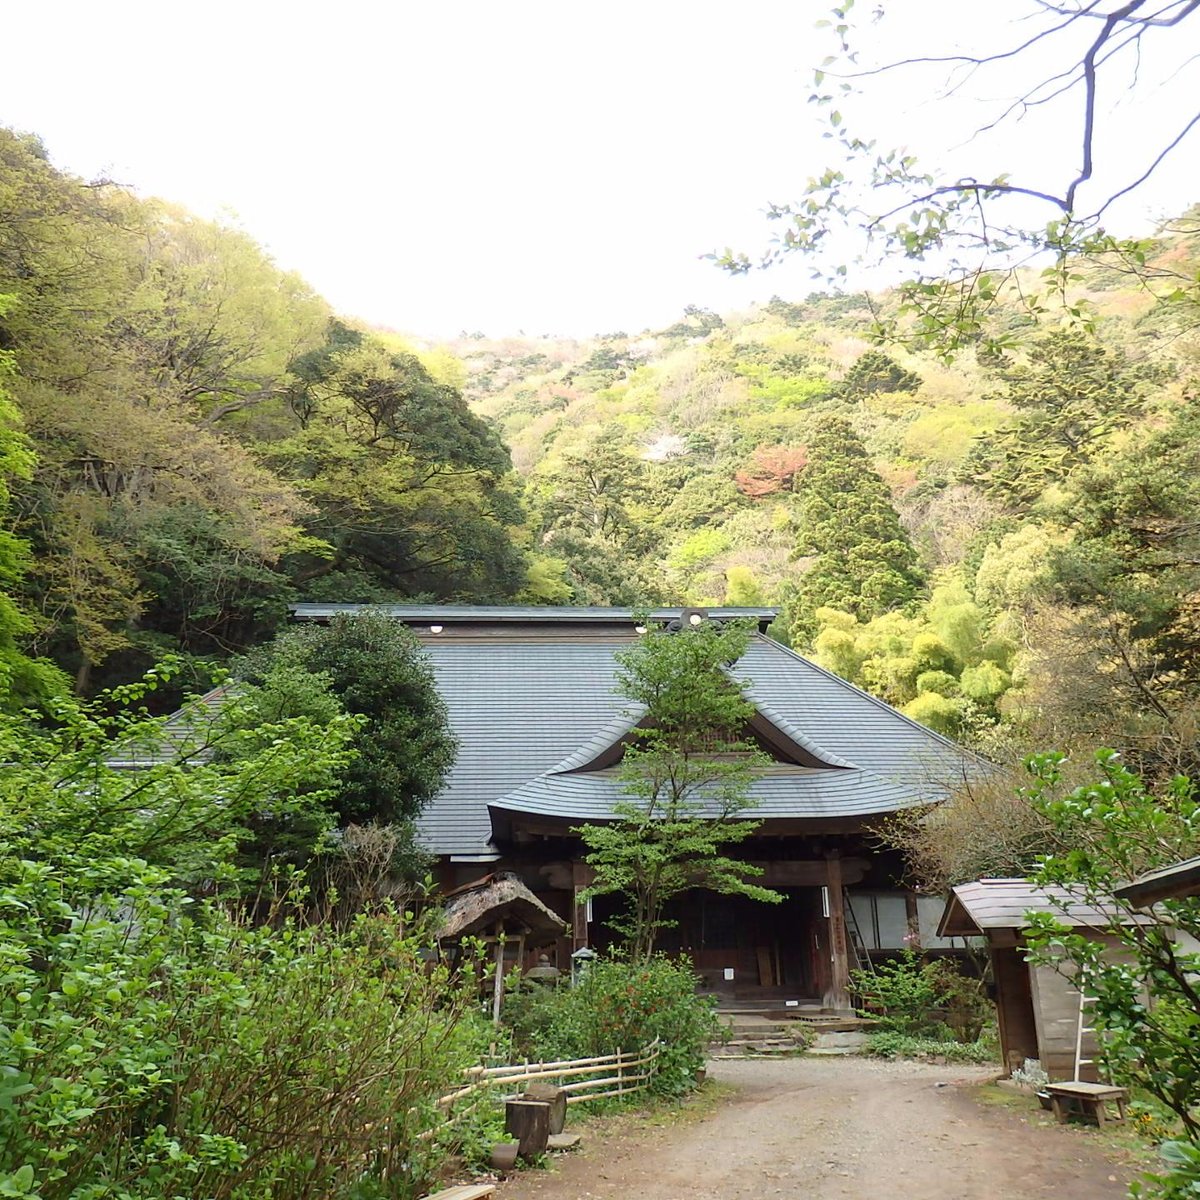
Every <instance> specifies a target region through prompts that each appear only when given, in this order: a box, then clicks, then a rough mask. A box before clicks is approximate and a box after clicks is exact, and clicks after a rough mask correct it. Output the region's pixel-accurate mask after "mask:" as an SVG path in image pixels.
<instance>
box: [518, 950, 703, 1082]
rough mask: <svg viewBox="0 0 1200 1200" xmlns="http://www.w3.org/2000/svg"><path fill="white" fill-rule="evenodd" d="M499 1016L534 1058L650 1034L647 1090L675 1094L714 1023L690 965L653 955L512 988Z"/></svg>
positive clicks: (621, 1044) (620, 1046)
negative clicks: (575, 977) (546, 985)
mask: <svg viewBox="0 0 1200 1200" xmlns="http://www.w3.org/2000/svg"><path fill="white" fill-rule="evenodd" d="M505 1018H506V1020H507V1021H508V1022H509V1024H510V1025H511V1027H512V1030H513V1034H514V1038H515V1039H516V1041H517V1044H518V1049H519V1051H520V1052H522V1053H525V1054H528V1055H530V1056H531V1057H536V1058H560V1057H561V1058H584V1057H588V1056H591V1055H594V1054H614V1053H616V1052H617V1051H619V1050H638V1049H641V1047H642V1046H644V1045H646V1044H647V1043H648V1042H652V1041H653V1040H654V1039H655V1038H658V1039H659V1040H660V1041H661V1043H662V1050H661V1053H660V1056H659V1059H658V1070H657V1072H656V1075H655V1078H654V1083H653V1090H654V1091H656V1092H658V1093H660V1094H663V1095H676V1096H677V1095H682V1094H683V1093H685V1092H687V1091H689V1090H690V1089H691V1088H692V1087H694V1086H695V1079H696V1072H697V1071H698V1070H699V1069H700V1068H701V1067H702V1066H703V1065H704V1062H705V1058H706V1057H707V1050H708V1045H709V1043H710V1042H711V1041H713V1040H714V1039H715V1038H716V1037H718V1036H719V1034H720V1031H721V1027H720V1022H719V1021H718V1020H717V1016H716V1001H715V999H714V998H712V997H708V996H698V995H696V976H695V974H694V973H693V971H692V969H691V965H690V964H689V963H687V962H681V961H678V960H673V959H669V958H665V957H663V956H661V955H656V956H654V957H653V958H650V959H649V960H647V961H646V962H643V963H639V964H634V963H630V962H628V961H626V960H624V959H621V958H608V959H597V960H596V961H595V962H593V963H592V965H591V966H590V967H589V968H588V969H587V973H586V974H585V975H584V976H583V978H582V979H581V980H580V981H579V982H578V984H577V985H576V986H575V987H565V986H564V987H559V988H557V989H553V990H549V989H547V990H543V991H539V992H533V991H531V990H528V989H520V990H519V991H518V992H516V993H515V994H512V995H510V996H509V997H508V1000H507V1002H506V1005H505Z"/></svg>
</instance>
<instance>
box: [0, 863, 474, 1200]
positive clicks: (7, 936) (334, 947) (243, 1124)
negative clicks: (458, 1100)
mask: <svg viewBox="0 0 1200 1200" xmlns="http://www.w3.org/2000/svg"><path fill="white" fill-rule="evenodd" d="M115 866H116V864H111V863H110V864H107V868H108V870H109V871H112V870H113V869H114V868H115ZM126 869H127V878H128V880H129V883H128V885H127V886H126V887H124V888H123V889H120V890H116V889H113V890H108V891H104V892H97V894H96V895H95V896H94V897H93V898H92V900H91V901H90V903H89V905H88V907H87V908H81V907H76V906H73V905H72V904H70V903H69V902H67V901H66V900H64V898H63V897H64V890H63V888H62V886H61V884H62V881H61V879H60V878H58V877H57V876H56V873H55V871H54V870H53V869H52V868H48V867H45V866H43V865H40V864H38V865H35V864H32V863H24V864H21V865H20V868H19V869H18V870H17V871H14V872H13V873H12V874H15V875H16V876H17V877H16V878H15V879H13V878H11V876H10V880H9V882H8V886H7V888H6V889H5V895H4V899H5V902H6V919H4V921H3V922H2V923H0V954H2V955H3V959H2V961H3V965H4V969H5V983H6V989H5V995H4V999H3V1000H0V1061H2V1062H3V1063H4V1067H3V1078H2V1080H0V1146H3V1155H4V1159H3V1164H4V1167H5V1168H7V1169H9V1170H13V1171H14V1172H15V1171H19V1170H23V1171H24V1172H25V1173H26V1175H28V1176H29V1179H30V1180H31V1187H30V1189H29V1190H31V1191H35V1192H36V1193H37V1195H38V1196H39V1197H41V1200H67V1198H68V1197H70V1198H71V1200H99V1198H100V1197H122V1198H128V1200H141V1198H143V1197H145V1198H147V1200H149V1198H150V1197H155V1198H159V1197H190V1196H206V1197H214V1198H216V1197H229V1198H231V1200H233V1198H237V1200H243V1198H244V1200H249V1198H251V1197H259V1196H264V1195H270V1196H272V1197H273V1198H275V1200H291V1198H293V1197H301V1196H310V1195H314V1194H316V1195H344V1196H350V1195H355V1194H358V1195H361V1196H364V1197H365V1196H380V1197H383V1196H387V1197H397V1198H399V1197H410V1196H415V1195H417V1194H419V1191H418V1189H419V1187H420V1185H421V1183H422V1181H423V1178H424V1176H425V1175H426V1174H427V1172H428V1171H429V1169H430V1168H431V1165H432V1163H431V1158H432V1156H433V1155H434V1153H435V1152H436V1146H435V1144H434V1142H433V1140H432V1139H430V1138H426V1137H424V1136H423V1135H424V1134H425V1133H426V1132H427V1131H429V1130H432V1129H435V1128H437V1127H438V1126H439V1125H440V1123H441V1116H440V1113H439V1112H438V1110H437V1108H436V1105H435V1100H436V1098H437V1096H438V1095H439V1094H440V1093H441V1092H442V1090H443V1089H444V1086H445V1083H446V1081H447V1080H448V1079H450V1078H453V1076H454V1074H455V1073H456V1072H457V1071H458V1070H459V1069H461V1067H462V1066H465V1065H466V1064H468V1063H469V1062H470V1061H472V1059H473V1058H474V1057H475V1055H476V1053H477V1046H476V1044H475V1039H474V1038H473V1035H472V1029H471V1025H470V1023H469V1022H464V1020H463V1018H464V1016H465V1014H466V1013H468V1012H469V1010H470V1007H471V1005H472V1004H473V1002H474V1001H473V995H474V989H473V987H471V988H470V989H469V990H468V988H467V987H466V986H465V985H463V984H462V983H460V981H459V980H457V979H455V978H454V977H452V976H451V975H450V974H449V973H448V972H447V970H446V969H445V968H442V967H434V968H431V967H429V966H428V965H427V964H426V963H425V962H424V961H423V960H422V957H421V955H420V950H421V948H422V944H423V939H422V938H420V937H419V936H418V935H416V934H414V933H413V932H411V931H409V930H406V929H405V928H404V923H403V920H402V915H401V914H399V913H396V912H394V911H390V910H386V909H385V910H383V911H381V912H379V913H377V914H375V915H370V916H366V915H363V916H360V917H359V918H358V919H357V920H356V921H355V922H354V923H353V925H352V926H351V927H350V928H349V929H348V930H347V931H345V932H339V931H337V930H335V929H333V928H331V927H328V926H326V925H323V924H317V925H308V926H302V925H300V924H297V923H295V922H291V921H287V920H283V919H277V920H276V921H274V922H273V923H272V924H268V925H261V926H257V927H255V926H251V925H249V924H248V923H246V922H245V921H243V920H241V919H239V918H238V917H237V916H236V915H231V914H230V913H228V912H226V911H225V910H223V909H221V908H220V907H218V906H217V905H216V904H215V903H213V902H209V903H205V904H200V905H194V904H189V903H188V902H187V897H186V896H184V895H183V894H182V893H179V892H173V891H168V890H165V889H163V888H162V881H161V877H160V876H159V875H158V874H157V873H155V872H153V871H152V870H150V869H148V868H146V867H145V866H144V864H138V863H134V862H131V863H128V864H126ZM419 1135H422V1136H419ZM3 1186H4V1184H3V1175H2V1174H0V1192H2V1189H3ZM18 1194H20V1193H18Z"/></svg>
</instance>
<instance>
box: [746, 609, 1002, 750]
mask: <svg viewBox="0 0 1200 1200" xmlns="http://www.w3.org/2000/svg"><path fill="white" fill-rule="evenodd" d="M753 639H754V641H755V642H757V643H758V644H760V645H762V646H766V647H767V648H768V649H772V650H777V651H779V652H780V653H781V654H784V655H786V656H787V657H788V658H794V659H796V661H797V662H802V663H803V664H804V665H805V666H806V667H808V668H809V669H810V670H813V671H815V672H816V673H817V674H818V675H823V676H824V677H825V678H826V679H828V680H830V681H832V682H833V683H836V684H840V685H841V686H842V687H843V688H845V689H846V691H848V692H853V693H854V694H855V695H858V696H862V697H863V699H865V700H870V702H871V703H872V704H873V705H874V706H875V707H876V708H880V709H883V711H884V712H886V713H888V714H889V715H890V716H893V717H897V718H898V719H899V720H901V721H903V722H904V723H905V724H907V725H911V726H912V727H913V728H914V729H917V730H920V732H921V733H924V734H927V735H928V736H929V737H931V738H933V739H934V741H937V742H941V743H942V745H943V746H945V747H946V748H947V749H949V750H953V751H954V752H955V753H956V754H961V755H964V756H966V757H969V758H973V759H975V760H976V761H978V762H980V763H982V764H983V765H984V766H986V767H995V765H996V764H995V763H994V762H992V761H991V759H989V758H985V757H984V756H983V755H982V754H980V753H979V751H977V750H972V749H971V748H970V747H969V746H964V745H963V744H962V743H961V742H956V741H954V739H953V738H948V737H946V735H945V734H944V733H938V731H937V730H936V729H930V728H929V726H928V725H922V724H921V722H920V721H916V720H914V719H913V718H912V717H910V716H908V715H907V714H906V713H903V712H901V711H900V710H899V709H898V708H895V707H893V706H892V705H890V704H889V703H888V702H887V701H886V700H882V699H880V698H879V697H878V696H875V695H872V694H871V693H870V692H868V691H866V690H865V689H863V688H860V687H859V686H858V684H856V683H851V682H850V680H848V679H843V678H842V677H841V676H840V675H838V674H837V673H836V672H835V671H830V670H828V669H827V668H826V667H823V666H821V665H820V664H819V663H815V662H813V660H812V659H811V658H805V656H804V655H803V654H798V653H797V652H796V651H795V650H793V649H792V648H791V646H785V645H784V644H783V643H782V642H778V641H776V640H775V639H774V638H773V637H769V636H767V635H766V634H762V633H756V634H754V635H753ZM739 661H741V660H739ZM753 689H754V683H753V681H751V684H750V690H751V692H753ZM750 699H753V696H751V697H750Z"/></svg>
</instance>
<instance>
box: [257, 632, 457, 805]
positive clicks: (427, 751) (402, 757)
mask: <svg viewBox="0 0 1200 1200" xmlns="http://www.w3.org/2000/svg"><path fill="white" fill-rule="evenodd" d="M281 670H282V671H283V672H284V678H287V677H288V675H289V674H290V673H294V672H296V671H301V672H307V673H310V674H312V675H316V676H317V677H318V678H319V679H320V681H321V683H322V685H323V688H327V689H328V691H329V693H330V694H332V695H333V696H334V697H336V698H337V699H338V701H340V703H341V705H342V707H343V708H344V709H345V710H346V712H347V713H349V714H351V715H352V716H355V717H360V718H362V723H361V725H360V727H359V729H358V732H357V733H356V734H355V737H354V740H353V748H354V750H355V758H354V760H353V762H351V763H350V764H349V765H348V766H347V767H346V769H345V770H344V771H343V773H342V777H341V783H340V786H339V789H338V792H337V794H336V796H335V797H334V798H333V800H332V801H331V807H332V809H333V811H334V813H335V814H336V817H337V820H338V822H339V823H340V824H343V825H345V824H348V823H350V822H356V823H364V822H370V821H374V822H381V823H384V824H388V823H392V822H404V821H411V820H412V818H414V817H416V816H417V815H418V814H419V813H420V812H421V810H422V808H424V806H425V805H426V804H427V803H428V802H429V801H430V800H431V799H433V797H434V796H435V795H436V794H437V792H438V790H439V789H440V788H441V786H442V783H443V781H444V780H445V778H446V775H447V773H448V772H449V770H450V768H451V766H452V765H453V763H454V755H455V751H456V749H457V745H456V742H455V740H454V736H453V734H452V733H451V732H450V728H449V722H448V717H447V713H446V706H445V704H444V703H443V701H442V699H441V697H440V696H439V695H438V691H437V686H436V683H435V681H434V677H433V670H432V668H431V667H430V665H429V660H428V659H427V658H426V657H425V655H424V653H423V652H422V650H421V644H420V642H419V641H418V640H417V637H416V635H415V634H413V632H412V631H411V630H409V629H408V628H407V627H405V626H404V625H402V624H401V623H400V622H399V621H395V620H393V619H392V618H390V617H388V616H386V615H385V614H384V613H382V612H378V611H376V612H372V611H367V612H362V613H357V614H348V613H342V614H339V615H337V616H335V617H334V618H333V619H332V620H331V621H330V622H329V624H328V625H298V626H293V627H291V628H289V629H287V630H285V631H284V632H283V633H282V634H280V636H279V637H278V638H277V639H276V640H275V642H274V643H273V644H271V645H269V646H266V647H263V648H262V649H261V650H260V651H258V652H256V653H254V654H252V655H250V656H249V657H248V659H247V660H246V662H245V664H244V665H243V667H242V668H241V673H242V674H243V676H244V677H245V678H247V679H248V681H250V682H252V683H257V684H269V683H271V682H272V680H275V679H278V678H279V676H278V674H277V673H278V672H280V671H281ZM293 703H296V704H299V705H300V706H301V710H302V711H303V710H304V709H305V708H307V707H308V706H310V705H312V704H314V703H316V704H323V703H324V701H323V699H322V698H321V696H320V694H316V695H314V694H313V693H312V692H308V693H306V694H301V695H300V696H296V695H295V694H290V695H285V696H283V697H282V705H283V706H282V711H290V709H289V705H291V704H293Z"/></svg>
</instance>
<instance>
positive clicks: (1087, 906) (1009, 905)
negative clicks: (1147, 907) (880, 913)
mask: <svg viewBox="0 0 1200 1200" xmlns="http://www.w3.org/2000/svg"><path fill="white" fill-rule="evenodd" d="M1030 912H1039V913H1049V914H1050V915H1051V916H1053V917H1055V918H1056V919H1057V920H1059V921H1061V922H1062V923H1063V924H1064V925H1071V926H1074V927H1075V928H1089V929H1096V930H1103V929H1107V928H1110V927H1111V926H1112V925H1114V924H1117V925H1128V924H1135V923H1136V924H1140V923H1141V920H1140V919H1138V918H1134V917H1131V916H1130V915H1129V914H1128V913H1127V912H1125V911H1124V910H1122V909H1121V908H1120V907H1118V906H1116V905H1107V904H1098V903H1095V902H1093V901H1092V900H1090V899H1088V898H1087V897H1085V896H1082V895H1077V894H1075V893H1073V892H1071V891H1070V890H1069V889H1067V888H1065V887H1054V886H1047V887H1039V886H1037V885H1036V884H1033V883H1030V882H1029V880H1028V879H979V880H976V882H974V883H961V884H959V885H958V887H956V888H954V890H953V891H952V892H951V894H950V897H949V899H948V900H947V901H946V909H945V911H944V912H943V913H942V919H941V921H940V922H939V924H938V936H939V937H960V936H970V935H972V934H977V933H986V932H987V931H988V930H989V929H1024V928H1025V927H1026V926H1027V925H1028V924H1029V920H1028V916H1027V914H1029V913H1030ZM1148 919H1149V918H1147V920H1148Z"/></svg>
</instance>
